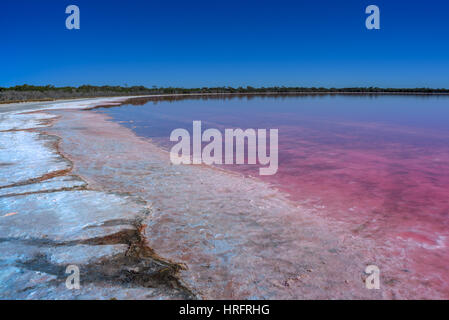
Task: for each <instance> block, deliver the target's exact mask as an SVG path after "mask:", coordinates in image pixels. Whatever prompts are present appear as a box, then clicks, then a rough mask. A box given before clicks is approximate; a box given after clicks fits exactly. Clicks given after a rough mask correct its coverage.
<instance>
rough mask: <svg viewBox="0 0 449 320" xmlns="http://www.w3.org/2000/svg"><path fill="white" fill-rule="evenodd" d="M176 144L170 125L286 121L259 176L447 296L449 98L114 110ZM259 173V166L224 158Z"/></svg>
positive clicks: (277, 124)
mask: <svg viewBox="0 0 449 320" xmlns="http://www.w3.org/2000/svg"><path fill="white" fill-rule="evenodd" d="M106 112H107V113H108V114H110V115H111V116H112V117H113V118H114V119H116V120H117V121H120V122H122V123H123V124H124V125H126V126H128V127H130V128H132V129H133V130H134V131H135V132H136V133H137V134H138V135H141V136H145V137H150V138H152V139H153V141H155V142H156V143H158V144H160V145H161V146H162V147H165V148H169V147H170V146H171V145H172V143H170V142H169V141H168V137H169V135H170V132H171V131H172V130H173V129H176V128H185V129H188V130H189V131H191V127H192V120H201V121H202V122H203V124H204V127H206V128H211V127H212V128H218V129H220V130H223V129H224V128H233V127H234V128H236V127H238V128H242V129H246V128H267V129H268V128H278V129H279V171H278V173H277V174H276V175H273V176H263V177H259V178H260V179H262V180H264V181H267V182H269V183H271V184H272V185H274V186H276V187H277V188H278V189H280V190H282V191H285V192H287V193H288V194H289V195H290V197H291V199H293V200H294V201H297V202H298V205H299V204H300V205H303V206H308V207H311V208H314V209H316V212H317V214H319V215H321V216H322V217H323V218H325V219H329V220H331V221H338V222H340V223H344V224H346V225H347V227H348V232H349V233H351V234H352V235H356V236H361V237H367V238H371V239H374V240H375V241H376V243H378V246H379V247H382V248H385V255H386V256H387V257H388V256H389V255H394V256H397V255H400V256H401V257H403V259H404V266H405V269H408V270H413V271H414V272H417V273H419V274H422V279H423V280H422V281H423V282H424V283H426V284H427V285H428V286H430V287H435V288H438V289H440V290H443V291H445V292H448V296H449V275H448V274H447V265H448V264H449V228H448V226H449V200H448V196H449V129H448V128H449V120H448V119H449V117H448V115H449V99H448V98H420V97H379V98H376V99H373V98H370V97H336V98H335V97H334V98H333V97H320V98H317V97H315V98H312V97H289V98H282V99H281V98H253V99H230V100H221V99H208V100H182V101H177V102H174V103H172V102H159V103H158V104H154V102H152V101H151V102H149V103H148V104H146V105H144V106H142V107H136V106H123V107H120V108H112V109H107V111H106ZM224 168H227V169H231V170H236V171H239V172H242V173H244V174H246V175H252V176H257V175H258V168H259V166H249V165H245V166H237V165H234V166H224Z"/></svg>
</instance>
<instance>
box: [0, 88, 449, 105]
mask: <svg viewBox="0 0 449 320" xmlns="http://www.w3.org/2000/svg"><path fill="white" fill-rule="evenodd" d="M205 93H279V94H282V93H337V94H338V93H369V94H375V93H379V94H382V93H398V94H401V93H402V94H449V89H444V88H437V89H435V88H378V87H348V88H324V87H285V86H274V87H251V86H246V87H237V88H233V87H229V86H225V87H201V88H180V87H157V86H153V87H151V88H147V87H145V86H92V85H82V86H78V87H69V86H66V87H55V86H53V85H46V86H34V85H27V84H24V85H18V86H13V87H9V88H3V87H0V101H2V102H13V101H33V100H35V101H39V100H53V99H69V98H88V97H104V96H124V95H152V94H205Z"/></svg>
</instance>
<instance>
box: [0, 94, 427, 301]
mask: <svg viewBox="0 0 449 320" xmlns="http://www.w3.org/2000/svg"><path fill="white" fill-rule="evenodd" d="M126 99H127V98H123V97H121V98H110V99H105V98H101V99H84V100H81V101H70V102H58V103H53V104H49V105H42V104H37V105H33V106H32V107H29V106H28V107H25V109H26V112H25V113H24V110H25V109H24V108H23V106H22V108H21V107H20V106H19V107H17V106H15V107H9V108H10V109H3V110H4V111H6V110H7V112H2V109H0V251H1V252H2V256H1V257H0V298H1V299H112V298H116V299H180V298H181V299H184V298H187V299H196V298H200V299H201V298H205V299H210V298H215V299H222V298H227V299H237V298H240V299H263V298H265V299H316V298H319V299H354V298H356V299H365V298H366V299H373V298H407V297H415V298H420V296H411V293H410V292H409V291H408V290H406V287H404V286H402V285H401V284H402V283H403V284H405V285H406V284H407V279H406V278H405V277H406V276H408V275H404V279H398V278H393V277H392V276H391V275H390V274H389V269H388V267H385V268H383V269H382V270H383V278H382V279H383V280H382V286H383V290H380V291H379V290H367V289H366V288H365V284H364V278H366V275H365V274H364V269H365V267H366V265H368V264H376V265H380V266H383V265H386V261H383V260H382V254H381V253H379V252H378V251H381V248H380V249H379V250H377V249H376V248H374V247H373V245H372V243H370V242H369V241H368V240H362V239H357V238H354V237H352V236H351V235H348V234H347V232H345V231H344V230H342V229H341V228H340V227H339V226H338V225H328V224H326V223H325V222H323V221H321V220H320V219H319V218H316V216H315V215H314V212H310V211H307V210H305V209H304V208H301V207H298V206H297V205H296V204H294V203H291V202H290V201H289V200H288V199H287V198H286V197H284V196H283V195H282V194H281V193H280V192H278V191H277V190H275V189H272V188H271V187H270V186H268V185H266V184H264V183H262V182H260V181H257V180H256V179H249V178H244V177H241V176H239V175H237V174H232V173H226V172H223V171H221V170H217V169H214V168H210V167H205V166H173V165H171V163H170V161H169V157H168V155H167V154H166V153H165V152H163V151H162V150H160V149H159V148H157V147H156V146H155V145H153V144H152V143H151V142H150V141H148V140H147V139H142V138H139V137H137V136H136V135H135V134H134V133H133V132H132V131H130V130H128V129H126V128H124V127H122V126H120V125H119V124H117V123H114V122H112V121H109V120H108V118H107V116H106V115H104V114H101V113H97V112H92V111H81V110H82V109H89V108H92V107H95V106H98V105H114V104H116V105H118V104H121V103H122V102H123V101H125V100H126ZM11 108H12V109H11ZM30 111H32V112H30ZM68 265H77V266H78V267H79V269H80V271H81V288H80V289H79V290H69V289H67V288H66V285H65V280H66V277H67V274H65V270H66V267H67V266H68ZM388 265H389V266H390V267H391V265H392V263H391V262H390V263H389V264H388ZM395 267H397V268H400V267H401V266H399V265H396V266H395ZM398 283H399V285H397V284H398ZM420 290H421V291H420V294H421V295H422V296H423V297H426V296H428V297H429V296H430V293H429V292H427V291H426V288H420Z"/></svg>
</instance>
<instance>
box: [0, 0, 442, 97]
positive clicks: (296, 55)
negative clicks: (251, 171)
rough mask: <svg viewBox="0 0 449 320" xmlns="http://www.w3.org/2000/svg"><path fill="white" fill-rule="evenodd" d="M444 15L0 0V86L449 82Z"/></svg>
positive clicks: (389, 8)
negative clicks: (374, 18) (70, 23)
mask: <svg viewBox="0 0 449 320" xmlns="http://www.w3.org/2000/svg"><path fill="white" fill-rule="evenodd" d="M70 4H76V5H78V6H79V8H80V11H81V29H80V30H67V29H66V28H65V19H66V17H67V15H66V14H65V8H66V6H68V5H70ZM370 4H375V5H378V6H379V7H380V10H381V30H367V29H366V28H365V19H366V17H367V15H366V14H365V8H366V7H367V6H368V5H370ZM448 17H449V2H448V1H444V0H426V1H406V0H395V1H391V0H390V1H379V0H370V1H354V0H345V1H343V0H342V1H335V0H332V1H331V0H328V1H323V0H314V1H302V0H295V1H285V0H277V1H264V0H257V1H253V0H239V1H234V0H229V1H213V0H210V1H195V0H192V1H152V0H150V1H143V0H127V1H113V0H112V1H111V0H109V1H105V0H90V1H86V0H68V1H65V0H40V1H38V0H2V1H1V2H0V31H1V33H0V34H1V38H0V39H1V40H0V58H1V59H0V86H10V85H16V84H23V83H28V84H36V85H42V84H54V85H57V86H61V85H80V84H87V83H88V84H93V85H102V84H110V85H124V84H127V85H146V86H152V85H157V86H183V87H197V86H222V85H231V86H239V85H242V86H246V85H252V86H270V85H286V86H326V87H344V86H381V87H447V88H449V41H448V40H449V39H448V37H449V18H448Z"/></svg>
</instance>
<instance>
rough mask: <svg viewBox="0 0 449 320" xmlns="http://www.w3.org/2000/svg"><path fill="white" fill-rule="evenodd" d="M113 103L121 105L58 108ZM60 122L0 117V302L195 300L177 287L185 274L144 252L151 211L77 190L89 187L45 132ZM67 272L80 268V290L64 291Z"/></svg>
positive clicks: (136, 202) (35, 116)
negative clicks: (146, 219)
mask: <svg viewBox="0 0 449 320" xmlns="http://www.w3.org/2000/svg"><path fill="white" fill-rule="evenodd" d="M111 100H116V101H120V99H97V100H90V101H87V102H86V101H84V102H83V103H82V104H80V105H78V104H76V103H75V104H63V105H61V106H60V107H62V108H73V107H77V108H81V109H82V108H85V107H92V106H94V105H95V104H103V103H106V102H108V101H111ZM121 100H123V98H121ZM50 108H58V105H53V106H51V107H50ZM55 119H56V116H54V115H50V114H48V113H42V112H39V113H27V114H21V113H20V110H19V111H17V112H9V113H6V114H5V113H4V114H0V252H2V255H1V257H0V299H74V298H80V299H110V298H117V299H131V298H140V299H144V298H145V299H159V298H167V299H168V298H172V299H173V298H177V299H179V298H191V297H193V296H192V294H191V292H190V291H189V290H188V289H186V288H185V287H183V285H182V284H181V283H180V282H179V281H178V279H177V276H176V273H177V270H178V268H179V267H178V266H176V265H175V264H172V263H171V262H167V261H164V260H162V259H161V258H159V257H157V256H156V255H155V254H154V253H153V252H152V250H151V249H150V248H147V247H145V245H144V242H143V239H144V238H142V235H141V234H140V233H139V231H138V229H139V228H140V227H139V225H140V223H141V222H140V221H141V220H142V219H143V218H144V217H145V216H146V215H147V214H148V213H149V211H150V209H149V208H148V206H147V204H146V203H145V202H144V201H142V200H141V199H138V198H136V197H132V196H130V195H124V194H120V195H119V194H115V193H105V192H102V191H96V190H92V189H90V190H78V189H79V188H86V187H88V186H87V184H86V182H85V181H84V180H83V179H81V178H80V177H78V176H76V175H72V174H69V172H70V170H71V168H72V163H71V161H69V160H68V159H67V158H65V157H64V156H62V155H61V154H60V153H59V151H58V149H57V144H58V142H59V138H57V137H56V136H52V135H48V134H45V133H43V132H40V131H39V129H42V128H48V127H49V126H50V125H51V120H55ZM30 129H31V130H30ZM69 264H76V265H77V266H78V267H79V268H80V271H81V283H82V287H81V289H80V290H68V289H67V288H66V287H65V279H66V276H67V275H66V274H65V268H66V266H67V265H69ZM129 270H134V271H133V272H134V273H133V274H129V272H130V271H129ZM142 278H143V279H146V281H145V282H144V281H142V280H141V279H142ZM164 279H165V280H164Z"/></svg>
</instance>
